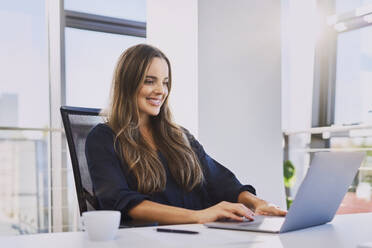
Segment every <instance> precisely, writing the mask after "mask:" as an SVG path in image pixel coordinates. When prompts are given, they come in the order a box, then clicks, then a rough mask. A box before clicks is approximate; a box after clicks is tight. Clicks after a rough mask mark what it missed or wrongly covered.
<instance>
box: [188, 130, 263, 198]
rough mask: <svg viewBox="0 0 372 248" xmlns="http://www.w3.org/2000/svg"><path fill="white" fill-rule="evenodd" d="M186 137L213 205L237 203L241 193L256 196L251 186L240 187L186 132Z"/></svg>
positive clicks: (226, 170) (232, 176)
mask: <svg viewBox="0 0 372 248" xmlns="http://www.w3.org/2000/svg"><path fill="white" fill-rule="evenodd" d="M186 136H187V138H188V140H189V142H190V145H191V147H192V149H193V150H194V152H195V153H196V154H197V157H198V159H199V161H200V163H201V166H202V167H203V173H204V179H205V186H206V189H207V192H208V195H209V196H210V198H211V199H212V200H213V201H214V203H219V202H221V201H229V202H237V200H238V196H239V194H240V193H241V192H243V191H249V192H250V193H252V194H256V190H255V188H254V187H253V186H251V185H242V184H241V183H240V182H239V180H238V179H237V178H236V177H235V175H234V173H232V172H231V171H230V170H229V169H227V168H226V167H224V166H223V165H222V164H220V163H218V162H217V161H216V160H214V159H213V158H211V157H210V156H209V155H208V154H207V153H206V152H205V151H204V148H203V146H202V145H201V144H200V143H199V142H198V141H197V140H196V139H195V138H194V136H192V135H191V134H190V133H189V132H188V131H186Z"/></svg>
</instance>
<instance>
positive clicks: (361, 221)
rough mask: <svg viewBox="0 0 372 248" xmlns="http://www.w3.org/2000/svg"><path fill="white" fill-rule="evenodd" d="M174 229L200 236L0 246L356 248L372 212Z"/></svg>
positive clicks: (50, 239)
mask: <svg viewBox="0 0 372 248" xmlns="http://www.w3.org/2000/svg"><path fill="white" fill-rule="evenodd" d="M172 228H179V229H187V230H197V231H199V232H200V233H199V234H196V235H190V234H175V233H159V232H156V231H155V227H143V228H131V229H121V230H119V232H118V236H117V238H116V240H113V241H108V242H91V241H89V240H88V239H87V236H86V233H82V232H70V233H53V234H35V235H24V236H11V237H0V247H6V248H12V247H17V248H21V247H30V248H33V247H35V248H44V247H45V248H50V247H53V248H82V247H87V248H88V247H89V248H96V247H100V248H101V247H102V248H125V247H144V248H145V247H146V248H157V247H286V248H287V247H289V248H290V247H296V248H298V247H301V248H306V247H311V248H313V247H317V248H318V247H327V248H328V247H330V248H331V247H337V248H341V247H345V248H346V247H347V248H350V247H356V246H357V244H360V243H365V242H371V241H372V213H368V214H351V215H338V216H336V217H335V219H334V220H333V221H332V222H331V224H326V225H322V226H317V227H313V228H308V229H303V230H299V231H294V232H289V233H285V234H263V233H255V232H244V231H228V230H218V229H209V228H206V227H204V226H203V225H197V224H195V225H178V226H172Z"/></svg>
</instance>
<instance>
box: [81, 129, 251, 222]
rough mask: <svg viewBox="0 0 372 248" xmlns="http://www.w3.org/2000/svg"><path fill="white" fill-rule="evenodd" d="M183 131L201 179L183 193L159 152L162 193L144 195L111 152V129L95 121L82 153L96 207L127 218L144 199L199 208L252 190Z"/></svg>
mask: <svg viewBox="0 0 372 248" xmlns="http://www.w3.org/2000/svg"><path fill="white" fill-rule="evenodd" d="M185 133H186V136H187V137H188V139H189V142H190V145H191V148H192V149H193V151H194V152H195V154H196V155H197V157H198V159H199V161H200V163H201V166H202V169H203V173H204V179H205V180H204V182H203V183H202V185H200V186H199V187H195V188H194V189H193V190H192V191H191V192H186V191H185V190H184V189H183V188H182V187H180V186H179V185H178V184H177V183H176V181H175V180H174V179H173V177H172V174H171V173H170V170H169V168H168V164H167V161H166V159H165V158H164V156H163V155H162V154H161V153H159V158H160V161H161V162H162V164H163V166H164V168H165V170H166V174H167V182H166V187H165V190H164V191H162V192H157V193H153V194H151V195H145V194H141V193H139V192H138V191H137V181H136V179H135V177H134V175H133V174H132V173H131V172H130V171H129V167H128V165H127V164H126V163H125V162H123V161H122V160H121V159H120V158H119V156H118V155H117V153H116V152H115V149H114V132H113V131H112V130H111V128H110V127H108V126H107V125H106V124H98V125H97V126H96V127H94V128H93V129H92V131H91V132H90V133H89V135H88V137H87V140H86V145H85V153H86V157H87V162H88V167H89V172H90V175H91V178H92V183H93V189H94V192H95V194H96V197H97V200H98V204H99V207H100V209H106V210H119V211H121V212H122V214H123V217H124V219H127V220H130V219H131V218H130V217H129V216H128V211H129V210H130V209H131V208H133V207H134V206H136V205H137V204H139V203H141V202H142V201H143V200H146V199H147V200H150V201H154V202H158V203H162V204H167V205H171V206H176V207H182V208H187V209H193V210H200V209H204V208H208V207H210V206H212V205H214V204H217V203H219V202H221V201H229V202H236V201H237V198H238V195H239V193H241V192H242V191H249V192H251V193H253V194H255V193H256V191H255V189H254V188H253V187H252V186H251V185H242V184H241V183H240V182H239V181H238V179H237V178H236V177H235V175H234V174H233V173H232V172H231V171H229V170H228V169H227V168H225V167H224V166H223V165H221V164H219V163H218V162H217V161H215V160H214V159H212V158H211V157H209V156H208V155H207V154H206V153H205V151H204V149H203V147H202V146H201V145H200V143H199V142H198V141H197V140H196V139H195V138H194V137H193V136H192V135H191V134H190V133H189V132H188V131H187V130H186V131H185Z"/></svg>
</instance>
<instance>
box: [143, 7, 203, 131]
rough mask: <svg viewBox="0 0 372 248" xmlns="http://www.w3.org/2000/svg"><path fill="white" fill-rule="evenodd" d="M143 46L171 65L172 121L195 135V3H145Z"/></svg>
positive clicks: (196, 18) (196, 71) (196, 101)
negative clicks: (154, 48)
mask: <svg viewBox="0 0 372 248" xmlns="http://www.w3.org/2000/svg"><path fill="white" fill-rule="evenodd" d="M146 22H147V43H149V44H151V45H154V46H157V47H158V48H160V49H161V50H162V51H163V52H164V53H165V54H166V55H167V57H168V58H169V59H170V61H171V65H172V76H173V79H172V81H173V86H172V87H173V88H172V92H171V95H170V104H171V108H172V110H173V114H174V117H175V120H176V122H177V123H178V124H180V125H182V126H184V127H186V128H187V129H189V130H190V132H191V133H193V134H194V135H195V136H196V137H197V135H198V82H197V80H198V76H197V73H198V61H197V59H198V57H197V56H198V55H197V54H198V51H197V49H198V46H197V42H198V38H197V37H198V13H197V0H178V1H174V0H147V21H146Z"/></svg>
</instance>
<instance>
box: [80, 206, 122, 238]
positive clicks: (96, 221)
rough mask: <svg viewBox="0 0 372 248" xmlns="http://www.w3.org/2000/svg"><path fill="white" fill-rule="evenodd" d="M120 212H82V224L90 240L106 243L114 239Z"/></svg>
mask: <svg viewBox="0 0 372 248" xmlns="http://www.w3.org/2000/svg"><path fill="white" fill-rule="evenodd" d="M120 216H121V214H120V212H119V211H111V210H97V211H89V212H84V213H83V216H82V224H83V228H84V230H85V231H87V232H88V236H89V239H90V240H93V241H107V240H112V239H114V238H115V235H116V233H117V231H118V228H119V225H120Z"/></svg>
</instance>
